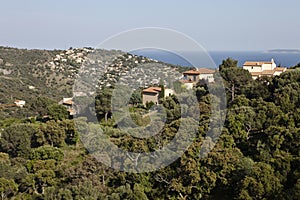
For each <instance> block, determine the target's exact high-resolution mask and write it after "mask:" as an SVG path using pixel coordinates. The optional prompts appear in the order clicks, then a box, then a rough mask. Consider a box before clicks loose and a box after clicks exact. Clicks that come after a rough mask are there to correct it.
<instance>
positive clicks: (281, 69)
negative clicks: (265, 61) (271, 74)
mask: <svg viewBox="0 0 300 200" xmlns="http://www.w3.org/2000/svg"><path fill="white" fill-rule="evenodd" d="M275 71H282V72H284V71H286V68H285V67H276V68H275Z"/></svg>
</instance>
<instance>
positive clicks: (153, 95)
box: [142, 87, 174, 105]
mask: <svg viewBox="0 0 300 200" xmlns="http://www.w3.org/2000/svg"><path fill="white" fill-rule="evenodd" d="M161 91H162V90H161V87H149V88H146V89H144V90H143V95H142V96H143V105H146V104H147V103H150V102H153V103H154V104H159V98H160V93H161ZM173 94H174V90H172V89H168V88H165V92H164V98H165V97H167V96H171V95H173Z"/></svg>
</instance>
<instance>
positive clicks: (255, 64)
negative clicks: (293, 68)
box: [243, 59, 287, 79]
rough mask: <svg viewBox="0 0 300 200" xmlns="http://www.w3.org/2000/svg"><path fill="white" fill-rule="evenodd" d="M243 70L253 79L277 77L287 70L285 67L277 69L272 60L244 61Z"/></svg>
mask: <svg viewBox="0 0 300 200" xmlns="http://www.w3.org/2000/svg"><path fill="white" fill-rule="evenodd" d="M243 69H245V70H248V71H249V72H250V74H251V75H252V78H253V79H257V78H259V77H262V76H269V77H273V76H278V75H280V74H281V73H283V72H285V71H286V70H287V68H285V67H277V66H276V63H275V62H274V59H272V60H271V61H246V62H245V63H244V65H243Z"/></svg>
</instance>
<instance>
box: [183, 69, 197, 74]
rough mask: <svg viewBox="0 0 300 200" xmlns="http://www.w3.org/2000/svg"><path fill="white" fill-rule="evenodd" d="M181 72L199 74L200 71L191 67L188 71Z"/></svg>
mask: <svg viewBox="0 0 300 200" xmlns="http://www.w3.org/2000/svg"><path fill="white" fill-rule="evenodd" d="M183 74H190V75H199V74H200V72H199V71H197V70H195V69H192V70H188V71H185V72H183Z"/></svg>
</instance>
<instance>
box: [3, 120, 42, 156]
mask: <svg viewBox="0 0 300 200" xmlns="http://www.w3.org/2000/svg"><path fill="white" fill-rule="evenodd" d="M36 132H37V129H36V128H35V127H34V126H32V125H29V124H14V125H11V126H9V127H8V128H6V129H5V130H4V132H3V133H2V137H1V140H0V149H1V151H3V152H6V153H8V154H10V155H11V156H13V157H16V156H20V157H24V158H27V157H28V156H29V155H30V151H31V139H32V137H33V136H34V135H35V133H36Z"/></svg>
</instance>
